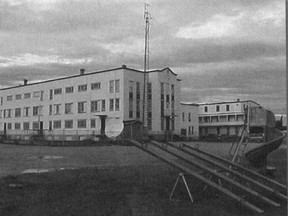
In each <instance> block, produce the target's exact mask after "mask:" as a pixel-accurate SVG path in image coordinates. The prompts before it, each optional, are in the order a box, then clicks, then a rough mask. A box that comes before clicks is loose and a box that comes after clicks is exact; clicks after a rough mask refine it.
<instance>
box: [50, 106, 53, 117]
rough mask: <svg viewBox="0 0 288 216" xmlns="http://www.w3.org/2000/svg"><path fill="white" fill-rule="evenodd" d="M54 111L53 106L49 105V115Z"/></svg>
mask: <svg viewBox="0 0 288 216" xmlns="http://www.w3.org/2000/svg"><path fill="white" fill-rule="evenodd" d="M52 113H53V106H52V105H49V115H52Z"/></svg>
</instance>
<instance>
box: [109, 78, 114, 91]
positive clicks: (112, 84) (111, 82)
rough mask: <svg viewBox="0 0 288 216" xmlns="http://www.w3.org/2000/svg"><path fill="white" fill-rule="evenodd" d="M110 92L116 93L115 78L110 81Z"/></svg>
mask: <svg viewBox="0 0 288 216" xmlns="http://www.w3.org/2000/svg"><path fill="white" fill-rule="evenodd" d="M109 92H110V93H114V80H110V81H109Z"/></svg>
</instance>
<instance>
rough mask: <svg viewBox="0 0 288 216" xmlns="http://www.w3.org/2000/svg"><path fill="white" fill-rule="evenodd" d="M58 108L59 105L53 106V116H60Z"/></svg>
mask: <svg viewBox="0 0 288 216" xmlns="http://www.w3.org/2000/svg"><path fill="white" fill-rule="evenodd" d="M60 106H61V104H54V115H60V114H61V113H60Z"/></svg>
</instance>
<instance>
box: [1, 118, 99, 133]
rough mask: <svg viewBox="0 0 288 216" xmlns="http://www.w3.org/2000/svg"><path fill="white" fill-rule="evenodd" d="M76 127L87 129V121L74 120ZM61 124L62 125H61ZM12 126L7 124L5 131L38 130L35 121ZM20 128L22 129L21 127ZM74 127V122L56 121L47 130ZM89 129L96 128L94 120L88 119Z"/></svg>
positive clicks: (37, 123) (16, 123)
mask: <svg viewBox="0 0 288 216" xmlns="http://www.w3.org/2000/svg"><path fill="white" fill-rule="evenodd" d="M76 122H77V123H76V124H77V125H76V126H77V128H80V129H81V128H87V127H88V125H87V119H79V120H76ZM62 124H63V125H62ZM12 126H13V124H12V123H11V122H9V123H7V126H6V129H7V130H13V129H14V130H30V129H33V130H37V129H39V122H38V121H35V122H32V124H31V122H23V123H22V124H21V123H20V122H15V123H14V128H13V127H12ZM21 126H22V127H21ZM73 126H74V120H64V121H61V120H57V121H53V122H52V121H50V122H49V129H50V130H52V128H53V129H62V127H63V128H65V129H73ZM90 128H96V119H90Z"/></svg>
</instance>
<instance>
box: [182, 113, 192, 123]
mask: <svg viewBox="0 0 288 216" xmlns="http://www.w3.org/2000/svg"><path fill="white" fill-rule="evenodd" d="M185 119H186V115H185V112H182V122H185ZM191 121H192V114H191V113H188V122H191Z"/></svg>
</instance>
